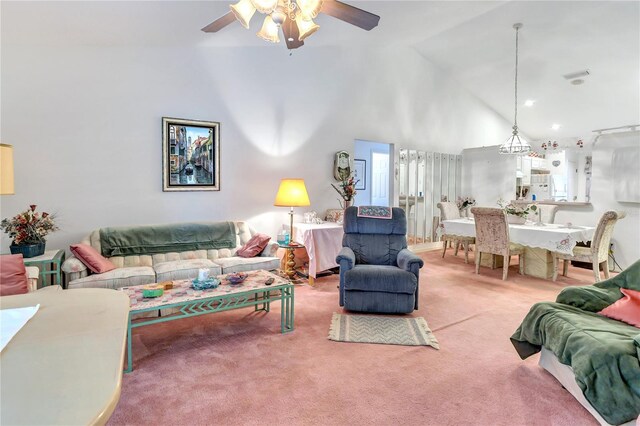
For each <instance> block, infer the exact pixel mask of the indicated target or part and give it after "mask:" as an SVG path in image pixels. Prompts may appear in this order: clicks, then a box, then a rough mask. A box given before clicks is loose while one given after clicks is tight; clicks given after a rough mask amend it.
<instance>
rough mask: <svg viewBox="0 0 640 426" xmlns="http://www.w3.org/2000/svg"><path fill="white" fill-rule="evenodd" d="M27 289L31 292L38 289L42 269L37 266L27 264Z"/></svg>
mask: <svg viewBox="0 0 640 426" xmlns="http://www.w3.org/2000/svg"><path fill="white" fill-rule="evenodd" d="M26 270H27V290H28V291H29V293H31V292H32V291H36V290H37V289H38V276H39V275H40V270H39V269H38V268H37V267H35V266H27V267H26Z"/></svg>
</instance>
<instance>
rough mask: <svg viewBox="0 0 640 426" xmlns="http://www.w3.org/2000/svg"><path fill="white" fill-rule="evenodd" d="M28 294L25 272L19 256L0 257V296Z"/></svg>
mask: <svg viewBox="0 0 640 426" xmlns="http://www.w3.org/2000/svg"><path fill="white" fill-rule="evenodd" d="M28 292H29V287H28V284H27V270H26V269H25V267H24V261H23V259H22V255H21V254H7V255H3V256H0V296H12V295H14V294H25V293H28Z"/></svg>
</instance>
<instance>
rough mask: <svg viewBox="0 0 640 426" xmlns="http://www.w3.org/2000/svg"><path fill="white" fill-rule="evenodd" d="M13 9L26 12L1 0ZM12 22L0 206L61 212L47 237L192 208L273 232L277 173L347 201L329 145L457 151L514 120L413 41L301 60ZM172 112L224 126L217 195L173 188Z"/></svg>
mask: <svg viewBox="0 0 640 426" xmlns="http://www.w3.org/2000/svg"><path fill="white" fill-rule="evenodd" d="M5 19H6V20H12V19H21V20H23V21H24V22H25V25H26V23H27V22H28V21H29V16H23V15H20V14H14V15H12V8H10V7H7V8H4V6H3V16H2V20H3V21H4V20H5ZM69 19H73V17H70V18H69ZM61 26H64V23H61ZM18 27H19V26H18ZM11 28H16V26H15V25H14V26H12V27H11ZM2 31H3V33H2V46H1V47H2V49H1V59H2V69H1V80H2V89H3V90H2V93H1V103H2V110H1V124H2V125H1V127H0V140H1V141H2V142H3V143H9V144H13V145H14V147H15V162H16V167H15V173H16V176H15V181H16V188H15V189H16V195H13V196H3V197H2V198H1V199H0V202H1V205H0V213H1V217H8V216H12V215H14V214H15V213H17V212H18V211H22V210H24V209H26V208H27V206H28V205H29V204H37V205H38V206H39V208H41V209H44V210H47V211H49V212H57V213H58V222H59V225H60V227H61V228H62V230H61V231H59V232H57V233H55V234H52V235H51V236H50V237H49V238H48V244H49V247H67V246H68V245H69V244H70V243H73V242H76V241H78V240H79V239H80V238H81V237H82V236H83V235H85V234H87V233H88V232H89V231H90V230H92V229H94V228H98V227H102V226H119V225H136V224H149V223H167V222H177V221H191V220H227V219H245V220H249V221H250V222H251V223H252V224H253V225H254V227H256V228H257V229H259V230H260V231H262V232H266V233H269V234H271V235H273V236H275V235H276V233H277V229H278V228H279V227H280V225H281V224H282V223H283V222H286V221H287V214H286V213H287V212H286V209H282V208H277V207H273V199H274V196H275V192H276V190H277V187H278V183H279V179H281V178H283V177H302V178H304V179H305V180H306V183H307V188H308V191H309V195H310V198H311V202H312V205H311V207H310V209H313V210H317V211H318V212H322V211H324V210H325V209H326V208H336V207H338V203H337V201H336V194H335V191H334V190H333V189H332V188H331V187H330V185H329V184H330V183H331V182H333V179H332V167H333V155H334V153H335V152H336V151H338V150H342V149H347V150H351V147H352V143H353V140H354V139H356V138H361V139H368V140H381V141H386V142H391V143H396V144H399V145H401V146H405V147H419V148H420V149H425V150H432V151H441V152H452V153H458V152H460V150H461V149H462V148H463V147H465V146H467V145H468V144H471V143H485V142H486V141H489V140H495V138H496V137H498V135H499V136H500V137H502V136H503V135H504V134H507V133H508V129H509V123H508V122H506V121H505V120H503V119H502V118H501V117H499V116H498V115H496V114H495V113H494V112H493V111H490V110H488V109H487V108H486V107H485V106H484V105H483V104H482V103H481V102H480V101H478V100H477V99H476V98H474V97H473V96H471V95H469V94H468V93H467V92H465V91H464V90H463V89H461V88H460V87H459V86H458V84H457V83H456V82H454V81H452V80H450V79H449V78H448V77H447V76H446V75H445V74H444V73H443V72H441V71H439V70H438V69H437V68H435V67H434V66H433V65H431V64H430V63H429V62H427V61H426V60H424V59H423V58H422V57H421V56H420V55H418V54H417V53H415V51H414V50H413V49H411V48H402V47H394V48H388V49H380V50H349V49H339V48H312V47H307V46H305V47H303V48H302V49H299V50H298V51H297V52H296V53H295V54H294V55H293V56H289V55H288V52H287V51H286V50H285V49H284V47H283V46H282V45H278V46H265V47H255V48H253V47H197V46H171V47H154V46H136V45H135V42H136V41H135V40H131V43H132V44H131V45H129V46H109V45H93V46H89V45H83V44H82V43H83V42H82V38H81V36H79V37H78V38H77V39H76V41H75V42H74V45H62V46H57V45H54V46H45V45H44V44H45V43H46V42H45V41H43V45H42V46H40V45H34V44H33V43H24V44H19V43H18V44H9V43H7V42H5V40H15V39H16V37H15V36H14V37H6V35H7V34H6V31H9V30H6V29H5V27H3V28H2ZM9 35H11V34H9ZM163 116H168V117H176V118H189V119H200V120H212V121H219V122H221V159H222V160H221V191H220V192H187V193H175V192H174V193H165V192H162V179H161V176H162V175H161V165H162V157H161V140H162V134H161V118H162V117H163ZM304 210H305V209H297V213H299V214H300V213H302V212H303V211H304ZM1 238H2V246H1V250H2V252H7V251H8V250H7V246H8V244H9V241H8V238H7V237H6V235H4V234H2V237H1Z"/></svg>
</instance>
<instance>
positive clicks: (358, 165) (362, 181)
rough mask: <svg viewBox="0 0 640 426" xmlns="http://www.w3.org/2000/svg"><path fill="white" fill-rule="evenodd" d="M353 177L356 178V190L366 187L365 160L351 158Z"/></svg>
mask: <svg viewBox="0 0 640 426" xmlns="http://www.w3.org/2000/svg"><path fill="white" fill-rule="evenodd" d="M353 177H354V178H355V179H356V191H357V190H359V189H362V190H365V189H367V160H357V159H354V160H353Z"/></svg>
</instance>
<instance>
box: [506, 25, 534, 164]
mask: <svg viewBox="0 0 640 426" xmlns="http://www.w3.org/2000/svg"><path fill="white" fill-rule="evenodd" d="M513 28H514V29H515V30H516V78H515V114H514V118H513V132H512V133H511V137H509V139H507V141H506V142H505V143H503V144H502V145H500V154H515V155H525V154H528V153H529V152H530V151H531V146H530V145H529V144H528V143H527V141H526V140H524V138H523V137H522V136H520V135H519V133H518V32H519V31H520V28H522V24H520V23H518V24H513Z"/></svg>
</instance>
